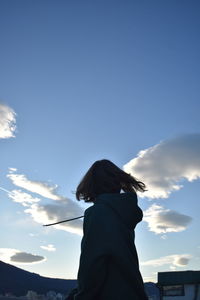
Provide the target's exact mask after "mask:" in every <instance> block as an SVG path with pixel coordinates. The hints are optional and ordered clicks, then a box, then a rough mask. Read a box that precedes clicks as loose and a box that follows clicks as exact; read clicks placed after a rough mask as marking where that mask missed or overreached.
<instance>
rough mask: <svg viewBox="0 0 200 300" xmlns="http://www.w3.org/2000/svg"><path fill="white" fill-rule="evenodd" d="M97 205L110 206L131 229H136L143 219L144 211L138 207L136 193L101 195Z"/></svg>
mask: <svg viewBox="0 0 200 300" xmlns="http://www.w3.org/2000/svg"><path fill="white" fill-rule="evenodd" d="M95 204H104V205H107V206H109V207H110V208H111V209H113V211H114V212H115V213H116V214H117V215H118V216H119V218H120V219H121V220H122V222H123V223H124V224H125V225H127V226H128V228H129V229H134V228H135V226H136V225H137V223H139V222H140V221H141V220H142V217H143V213H142V210H141V209H140V208H139V206H138V205H137V194H136V193H121V194H120V193H112V194H100V195H98V196H97V198H96V200H95V202H94V205H95Z"/></svg>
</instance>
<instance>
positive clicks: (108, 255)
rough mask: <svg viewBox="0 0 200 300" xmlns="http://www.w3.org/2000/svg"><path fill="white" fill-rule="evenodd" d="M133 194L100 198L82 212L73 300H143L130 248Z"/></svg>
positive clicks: (135, 211)
mask: <svg viewBox="0 0 200 300" xmlns="http://www.w3.org/2000/svg"><path fill="white" fill-rule="evenodd" d="M141 220H142V210H141V209H140V208H139V207H138V205H137V195H136V194H135V193H123V194H101V195H99V196H98V197H97V199H96V200H95V203H94V205H93V206H91V207H89V208H88V209H86V211H85V215H84V224H83V233H84V236H83V239H82V242H81V256H80V265H79V271H78V293H77V294H76V295H75V297H74V299H75V300H147V299H148V298H147V296H146V294H145V292H144V286H143V281H142V277H141V274H140V271H139V265H138V256H137V252H136V248H135V244H134V228H135V226H136V224H137V223H138V222H140V221H141Z"/></svg>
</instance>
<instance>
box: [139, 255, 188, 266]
mask: <svg viewBox="0 0 200 300" xmlns="http://www.w3.org/2000/svg"><path fill="white" fill-rule="evenodd" d="M191 257H192V256H191V255H189V254H173V255H168V256H163V257H160V258H156V259H151V260H148V261H144V262H141V263H140V264H141V266H152V267H160V266H164V265H172V266H173V267H185V266H187V265H188V263H189V261H190V258H191Z"/></svg>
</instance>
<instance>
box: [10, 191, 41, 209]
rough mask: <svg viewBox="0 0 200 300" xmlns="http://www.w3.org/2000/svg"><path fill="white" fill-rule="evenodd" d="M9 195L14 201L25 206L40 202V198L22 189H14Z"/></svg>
mask: <svg viewBox="0 0 200 300" xmlns="http://www.w3.org/2000/svg"><path fill="white" fill-rule="evenodd" d="M8 196H9V197H10V198H11V199H12V200H13V201H14V202H18V203H21V204H22V205H23V206H29V205H30V204H32V203H36V202H39V201H40V199H39V198H34V197H32V196H31V195H30V194H28V193H24V192H22V191H21V190H13V191H11V192H9V193H8Z"/></svg>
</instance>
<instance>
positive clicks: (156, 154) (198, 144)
mask: <svg viewBox="0 0 200 300" xmlns="http://www.w3.org/2000/svg"><path fill="white" fill-rule="evenodd" d="M199 157H200V134H187V135H182V136H179V137H176V138H173V139H169V140H166V141H162V142H160V143H159V144H157V145H155V146H153V147H150V148H148V149H145V150H142V151H140V152H139V154H138V156H137V157H136V158H134V159H132V160H131V161H129V162H128V163H127V164H126V165H124V170H125V171H126V172H127V173H131V174H132V175H133V176H135V177H136V178H138V179H140V180H142V181H144V183H145V184H146V185H147V188H148V191H147V192H145V193H144V194H142V193H141V197H149V198H167V197H168V196H169V194H170V193H171V192H172V191H176V190H179V189H180V188H182V186H183V185H182V184H180V182H181V181H182V180H183V179H186V180H188V181H193V180H195V179H198V178H200V159H199Z"/></svg>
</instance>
